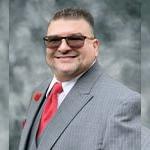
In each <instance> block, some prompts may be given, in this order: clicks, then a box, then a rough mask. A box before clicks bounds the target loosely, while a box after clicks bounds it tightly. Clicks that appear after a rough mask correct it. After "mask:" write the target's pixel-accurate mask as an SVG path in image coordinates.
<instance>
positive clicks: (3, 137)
mask: <svg viewBox="0 0 150 150" xmlns="http://www.w3.org/2000/svg"><path fill="white" fill-rule="evenodd" d="M148 3H149V1H148V0H145V2H143V5H142V14H143V15H142V16H143V17H142V20H143V22H142V34H141V1H140V0H132V1H131V0H93V1H91V0H82V1H81V0H69V1H67V0H25V1H20V0H11V1H10V4H8V0H1V1H0V20H1V22H0V33H1V34H0V39H1V41H0V54H1V55H0V58H1V59H0V62H1V63H0V67H1V68H0V70H1V73H0V76H1V82H0V98H1V101H0V103H1V105H0V112H1V113H0V114H1V116H0V119H1V125H0V131H1V134H0V142H1V143H0V144H1V145H2V146H1V148H0V149H3V150H7V149H8V144H7V142H8V94H7V92H8V87H9V91H10V94H9V117H10V118H9V119H10V130H9V135H10V142H9V144H10V145H9V149H10V150H17V147H18V142H19V138H20V133H21V128H22V127H21V122H22V120H23V119H24V118H25V112H26V109H27V106H28V104H29V101H30V97H31V93H32V90H33V89H34V88H35V87H36V86H37V85H38V84H39V83H40V82H41V81H42V80H43V79H45V78H47V77H49V76H50V75H51V73H50V70H49V68H48V66H47V65H46V64H45V58H44V57H45V56H44V55H45V53H44V45H43V41H42V37H43V36H44V35H45V33H46V29H47V23H48V20H49V18H50V17H51V15H52V14H53V13H54V12H55V11H56V10H57V9H59V8H63V7H67V6H80V7H83V8H86V9H89V10H90V11H91V13H92V14H93V16H94V17H95V24H96V26H95V29H96V36H97V37H98V38H99V39H100V40H101V43H102V45H101V48H100V55H99V62H100V63H101V65H102V66H103V67H104V68H105V69H106V71H107V72H108V73H109V74H110V75H111V76H112V77H113V78H115V79H117V80H119V81H121V82H122V83H123V84H125V85H127V86H128V87H130V88H131V89H133V90H136V91H138V92H141V91H142V93H143V98H142V115H143V117H142V118H143V123H144V124H145V125H146V126H149V127H150V119H149V118H148V114H150V112H149V111H150V106H149V105H150V99H149V97H150V95H149V92H148V90H149V85H150V80H149V78H148V77H149V76H150V74H149V72H150V71H149V72H148V70H150V61H149V60H148V59H149V56H150V55H149V54H150V50H149V48H148V47H150V37H149V35H150V23H149V18H148V17H149V16H148V15H147V14H148V13H149V8H148ZM8 6H9V7H8ZM8 8H10V12H9V14H10V18H9V20H8ZM8 22H9V25H10V27H9V29H10V30H9V32H8ZM8 34H9V35H10V38H9V69H8ZM141 35H142V36H141ZM141 38H142V44H141ZM141 46H142V50H141ZM141 58H142V59H141ZM141 60H142V63H141ZM141 64H142V74H141V71H140V67H141ZM8 70H9V82H8ZM141 79H142V80H141ZM141 81H142V82H141ZM141 88H142V90H141Z"/></svg>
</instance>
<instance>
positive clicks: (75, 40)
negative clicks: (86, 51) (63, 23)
mask: <svg viewBox="0 0 150 150" xmlns="http://www.w3.org/2000/svg"><path fill="white" fill-rule="evenodd" d="M66 40H67V44H68V45H69V46H70V47H71V48H81V47H82V46H83V45H84V40H85V37H84V36H82V35H72V36H69V37H67V38H66Z"/></svg>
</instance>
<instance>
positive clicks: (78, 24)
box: [47, 19, 91, 35]
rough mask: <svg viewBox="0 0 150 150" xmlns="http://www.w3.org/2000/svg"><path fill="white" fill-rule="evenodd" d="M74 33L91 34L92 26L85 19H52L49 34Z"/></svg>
mask: <svg viewBox="0 0 150 150" xmlns="http://www.w3.org/2000/svg"><path fill="white" fill-rule="evenodd" d="M72 33H82V34H85V35H91V27H90V25H89V24H88V23H87V21H85V20H84V19H77V20H73V19H72V20H70V19H58V20H54V21H51V23H50V24H49V26H48V31H47V35H67V34H72Z"/></svg>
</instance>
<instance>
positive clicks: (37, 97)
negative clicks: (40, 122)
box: [32, 91, 42, 102]
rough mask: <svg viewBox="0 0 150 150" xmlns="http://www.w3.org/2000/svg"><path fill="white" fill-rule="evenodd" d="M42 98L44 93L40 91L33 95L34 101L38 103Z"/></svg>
mask: <svg viewBox="0 0 150 150" xmlns="http://www.w3.org/2000/svg"><path fill="white" fill-rule="evenodd" d="M41 96H42V92H40V91H35V92H34V93H33V96H32V99H34V100H35V101H36V102H37V101H38V100H39V99H40V98H41Z"/></svg>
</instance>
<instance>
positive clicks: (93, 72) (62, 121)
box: [38, 63, 102, 150]
mask: <svg viewBox="0 0 150 150" xmlns="http://www.w3.org/2000/svg"><path fill="white" fill-rule="evenodd" d="M101 73H102V72H101V71H100V67H99V65H98V64H97V63H96V64H95V65H94V66H92V67H91V68H90V70H88V71H87V72H86V73H85V74H84V75H83V76H82V77H81V78H80V79H79V80H78V81H77V83H76V84H75V86H74V87H73V88H72V89H71V91H70V92H69V94H68V95H67V96H66V98H65V99H64V101H63V102H62V104H61V105H60V107H59V110H58V112H57V113H56V115H55V117H54V118H53V119H52V121H51V122H50V123H49V125H48V126H47V128H46V129H45V131H44V133H43V136H42V138H41V141H40V143H39V147H38V150H43V149H45V150H49V149H51V148H52V147H53V146H54V144H55V143H56V142H57V140H58V139H59V137H60V136H61V134H63V132H64V131H65V129H66V128H67V127H68V126H69V124H70V123H71V122H72V121H73V119H74V118H75V117H77V115H78V113H79V112H80V111H81V110H82V108H83V107H84V106H85V105H86V104H87V103H88V102H89V101H90V100H92V97H93V95H92V94H91V89H92V87H93V85H94V84H95V82H96V80H97V78H98V77H99V76H100V74H101ZM45 139H46V140H45ZM47 139H48V140H47Z"/></svg>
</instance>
